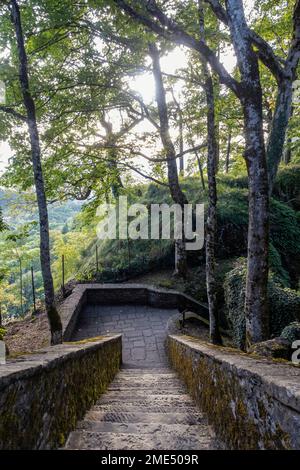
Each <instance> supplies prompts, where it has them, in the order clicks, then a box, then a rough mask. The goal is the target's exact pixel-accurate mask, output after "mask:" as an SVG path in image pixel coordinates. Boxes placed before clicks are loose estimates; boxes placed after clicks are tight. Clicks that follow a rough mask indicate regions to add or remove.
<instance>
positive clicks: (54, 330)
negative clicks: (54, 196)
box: [9, 0, 62, 344]
mask: <svg viewBox="0 0 300 470" xmlns="http://www.w3.org/2000/svg"><path fill="white" fill-rule="evenodd" d="M9 6H10V11H11V17H12V22H13V24H14V28H15V32H16V38H17V47H18V56H19V80H20V85H21V91H22V96H23V101H24V106H25V108H26V112H27V124H28V131H29V136H30V144H31V158H32V166H33V173H34V181H35V188H36V197H37V203H38V211H39V225H40V259H41V268H42V276H43V283H44V291H45V305H46V311H47V315H48V320H49V325H50V330H51V344H58V343H61V342H62V323H61V319H60V316H59V314H58V312H57V309H56V306H55V301H54V287H53V279H52V273H51V264H50V243H49V222H48V210H47V201H46V195H45V188H44V180H43V172H42V166H41V149H40V140H39V133H38V127H37V120H36V110H35V103H34V100H33V98H32V96H31V93H30V89H29V79H28V66H27V55H26V51H25V45H24V37H23V31H22V25H21V16H20V10H19V6H18V3H17V2H16V1H15V0H12V1H10V3H9Z"/></svg>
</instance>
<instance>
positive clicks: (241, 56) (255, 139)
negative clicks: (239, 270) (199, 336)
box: [226, 0, 269, 347]
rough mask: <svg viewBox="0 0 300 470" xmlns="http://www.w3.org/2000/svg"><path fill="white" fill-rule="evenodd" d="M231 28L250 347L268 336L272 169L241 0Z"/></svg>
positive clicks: (233, 8)
mask: <svg viewBox="0 0 300 470" xmlns="http://www.w3.org/2000/svg"><path fill="white" fill-rule="evenodd" d="M226 6H227V13H228V17H229V28H230V31H231V37H232V39H233V44H234V48H235V52H236V56H237V60H238V66H239V69H240V73H241V78H242V83H241V103H242V107H243V113H244V129H245V140H246V149H245V159H246V163H247V171H248V177H249V228H248V259H247V262H248V264H247V281H246V299H245V315H246V346H247V347H249V346H250V345H251V344H252V343H257V342H259V341H263V340H265V339H267V338H268V326H269V316H268V302H267V286H268V245H269V197H268V172H267V163H266V152H265V144H264V135H263V112H262V90H261V84H260V77H259V67H258V59H257V56H256V54H255V52H254V51H253V49H252V42H251V38H250V34H249V29H248V27H247V23H246V20H245V15H244V9H243V3H242V1H241V0H226Z"/></svg>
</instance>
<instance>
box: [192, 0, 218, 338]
mask: <svg viewBox="0 0 300 470" xmlns="http://www.w3.org/2000/svg"><path fill="white" fill-rule="evenodd" d="M198 13H199V29H200V37H201V39H202V41H204V42H205V25H204V7H203V1H202V0H198ZM202 71H203V78H204V85H203V86H204V92H205V96H206V105H207V177H208V214H207V222H206V285H207V298H208V307H209V330H210V340H211V342H212V343H213V344H222V338H221V335H220V330H219V313H218V304H217V287H216V254H215V246H216V236H217V183H216V172H217V166H218V154H219V148H218V147H219V146H218V141H217V135H218V132H217V126H216V113H215V95H214V84H213V79H212V75H211V73H210V71H209V69H208V66H207V63H206V61H202Z"/></svg>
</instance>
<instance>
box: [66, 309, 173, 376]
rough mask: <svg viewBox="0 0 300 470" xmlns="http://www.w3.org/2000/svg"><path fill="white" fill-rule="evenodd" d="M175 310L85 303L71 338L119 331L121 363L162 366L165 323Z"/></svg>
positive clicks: (150, 366)
mask: <svg viewBox="0 0 300 470" xmlns="http://www.w3.org/2000/svg"><path fill="white" fill-rule="evenodd" d="M175 314H178V310H176V309H160V308H154V307H149V306H147V305H118V306H114V305H109V306H105V305H87V306H86V307H85V308H84V309H83V310H82V312H81V314H80V316H79V318H78V322H77V327H76V331H75V333H74V335H73V340H80V339H84V338H89V337H93V336H99V335H104V334H108V333H122V334H123V338H122V340H123V367H128V368H134V367H138V368H141V367H142V368H145V367H149V368H153V367H164V366H167V356H166V352H165V347H164V343H165V339H166V328H167V323H168V320H169V318H170V317H171V316H173V315H175Z"/></svg>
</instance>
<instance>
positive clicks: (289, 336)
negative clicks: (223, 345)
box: [280, 321, 300, 344]
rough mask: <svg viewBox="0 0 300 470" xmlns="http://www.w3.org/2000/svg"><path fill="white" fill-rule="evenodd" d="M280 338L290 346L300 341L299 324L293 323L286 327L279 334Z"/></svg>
mask: <svg viewBox="0 0 300 470" xmlns="http://www.w3.org/2000/svg"><path fill="white" fill-rule="evenodd" d="M280 336H281V338H284V339H286V340H287V341H288V342H289V343H290V344H293V342H294V341H297V340H300V322H296V321H295V322H293V323H290V324H289V325H288V326H286V327H285V328H284V329H283V330H282V332H281V335H280Z"/></svg>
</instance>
